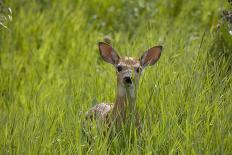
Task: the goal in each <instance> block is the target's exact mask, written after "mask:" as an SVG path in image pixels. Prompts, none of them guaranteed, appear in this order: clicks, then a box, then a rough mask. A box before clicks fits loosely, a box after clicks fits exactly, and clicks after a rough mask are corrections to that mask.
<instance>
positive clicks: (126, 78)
mask: <svg viewBox="0 0 232 155" xmlns="http://www.w3.org/2000/svg"><path fill="white" fill-rule="evenodd" d="M124 82H125V83H128V84H132V80H131V77H124Z"/></svg>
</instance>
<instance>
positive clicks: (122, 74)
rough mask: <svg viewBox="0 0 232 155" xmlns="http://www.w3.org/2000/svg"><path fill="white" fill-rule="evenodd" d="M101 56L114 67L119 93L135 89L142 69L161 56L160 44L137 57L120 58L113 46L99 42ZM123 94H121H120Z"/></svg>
mask: <svg viewBox="0 0 232 155" xmlns="http://www.w3.org/2000/svg"><path fill="white" fill-rule="evenodd" d="M99 51H100V55H101V57H102V58H103V59H104V60H105V61H106V62H108V63H111V64H113V65H114V67H115V68H116V74H117V82H118V87H119V88H120V89H122V90H121V93H123V92H126V91H125V90H127V89H129V90H135V88H136V86H137V85H138V83H139V79H140V76H141V73H142V71H143V69H144V68H145V67H146V66H149V65H154V64H155V63H156V62H157V61H158V60H159V58H160V56H161V51H162V46H154V47H152V48H150V49H148V50H147V51H145V52H144V53H143V55H142V56H141V57H140V58H139V59H136V58H132V57H124V58H121V57H120V56H119V55H118V54H117V53H116V51H115V50H114V48H113V47H112V46H111V45H110V44H107V43H104V42H100V43H99ZM122 95H123V94H122Z"/></svg>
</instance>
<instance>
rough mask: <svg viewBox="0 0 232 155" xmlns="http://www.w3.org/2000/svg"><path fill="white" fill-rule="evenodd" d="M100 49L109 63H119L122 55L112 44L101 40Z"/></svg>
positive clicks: (102, 55)
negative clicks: (119, 54)
mask: <svg viewBox="0 0 232 155" xmlns="http://www.w3.org/2000/svg"><path fill="white" fill-rule="evenodd" d="M98 46H99V51H100V54H101V57H102V58H103V59H104V60H105V61H106V62H108V63H111V64H113V65H115V64H117V63H118V61H119V59H120V57H119V56H118V54H117V53H116V52H115V50H114V49H113V47H112V46H110V45H109V44H107V43H104V42H99V43H98Z"/></svg>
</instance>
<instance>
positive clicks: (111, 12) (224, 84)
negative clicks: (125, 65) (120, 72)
mask: <svg viewBox="0 0 232 155" xmlns="http://www.w3.org/2000/svg"><path fill="white" fill-rule="evenodd" d="M1 3H2V4H1V5H2V6H3V2H1ZM4 7H10V8H11V10H12V21H9V22H7V20H3V18H1V21H4V23H3V24H5V26H7V29H6V28H5V27H3V26H1V25H0V131H1V132H0V150H1V154H57V153H59V154H74V153H75V154H87V153H88V154H89V153H92V154H102V153H103V154H126V153H130V154H231V153H232V135H231V132H232V125H231V122H232V115H231V112H232V105H231V101H232V77H231V60H232V58H231V57H232V53H231V51H232V48H231V47H232V42H231V35H230V34H229V32H228V31H229V29H230V28H231V27H230V26H231V25H230V23H229V22H228V21H226V20H224V19H223V18H221V13H222V10H224V9H228V10H230V9H231V5H230V4H229V3H227V1H226V0H214V1H211V0H204V1H201V0H195V1H186V0H173V1H168V0H155V1H154V0H138V1H126V0H118V1H100V0H90V1H84V0H72V1H70V0H62V1H46V0H31V1H28V0H20V1H17V0H13V1H10V0H6V1H4V6H3V7H2V8H4ZM4 10H6V9H1V11H3V12H1V17H2V15H4ZM5 12H7V11H5ZM8 13H9V11H8ZM8 13H5V15H6V16H7V14H8ZM218 23H219V24H220V25H218ZM217 25H218V26H217ZM106 35H108V36H110V37H111V38H112V44H113V46H114V48H115V49H117V51H118V53H119V54H120V55H121V56H123V55H124V56H125V55H129V56H135V57H139V56H141V54H142V53H143V52H144V51H145V50H146V49H148V48H149V47H152V46H154V45H158V44H161V45H163V46H164V50H163V54H162V57H161V59H160V60H159V62H158V63H157V64H156V66H154V67H150V68H148V69H146V71H145V72H144V75H143V78H142V80H141V86H140V88H139V92H138V102H137V104H138V106H139V110H140V113H141V115H142V118H143V124H144V127H143V134H142V135H141V137H142V138H143V141H142V144H141V141H140V140H139V138H137V139H136V140H135V141H136V142H135V143H131V140H130V138H127V137H126V138H125V137H124V138H123V140H120V138H119V137H114V138H113V140H112V143H108V142H107V141H104V140H102V139H101V138H99V136H98V135H97V134H96V135H95V136H93V138H94V139H95V140H94V141H95V142H94V143H93V144H91V146H89V145H88V143H87V142H86V141H85V140H83V139H82V138H81V136H82V133H81V129H82V126H81V122H82V121H83V120H84V112H85V111H87V109H88V108H90V107H91V106H92V105H93V104H95V102H96V101H99V102H101V101H111V102H113V101H114V96H115V88H116V78H115V72H114V69H113V67H112V66H111V65H108V64H105V63H104V62H103V61H102V59H101V58H100V57H99V53H98V47H97V42H98V41H102V40H103V37H104V36H106Z"/></svg>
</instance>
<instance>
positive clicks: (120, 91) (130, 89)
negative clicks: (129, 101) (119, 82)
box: [118, 85, 135, 97]
mask: <svg viewBox="0 0 232 155" xmlns="http://www.w3.org/2000/svg"><path fill="white" fill-rule="evenodd" d="M126 93H128V95H130V96H131V97H135V92H134V86H133V85H130V86H119V88H118V95H119V96H126Z"/></svg>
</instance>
